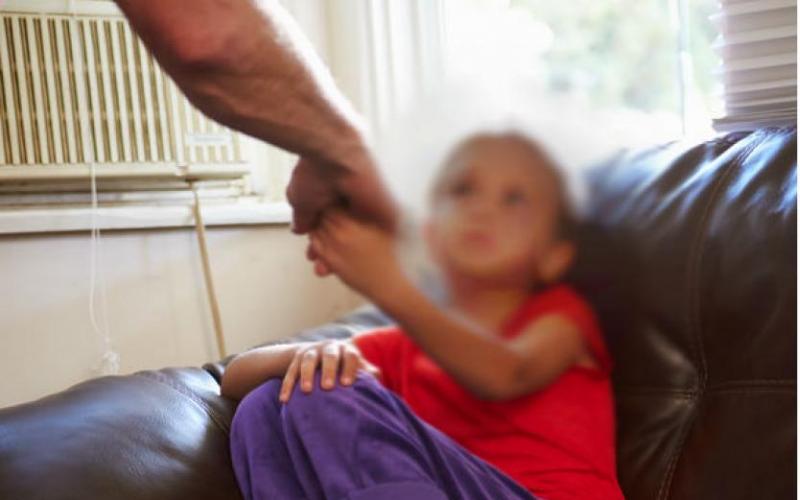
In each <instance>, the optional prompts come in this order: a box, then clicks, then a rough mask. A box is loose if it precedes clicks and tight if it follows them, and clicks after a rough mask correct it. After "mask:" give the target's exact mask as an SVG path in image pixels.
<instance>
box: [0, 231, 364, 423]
mask: <svg viewBox="0 0 800 500" xmlns="http://www.w3.org/2000/svg"><path fill="white" fill-rule="evenodd" d="M207 234H208V245H209V253H210V257H211V263H212V270H213V276H214V279H215V285H216V289H217V295H218V297H219V301H220V309H221V314H222V321H223V325H224V329H225V334H226V336H227V339H228V341H227V342H228V343H227V348H228V351H229V352H239V351H241V350H243V349H246V348H247V347H250V346H253V345H255V344H258V343H261V342H264V341H266V340H270V339H277V338H280V337H284V336H287V335H290V334H292V333H294V332H296V331H298V330H300V329H302V328H304V327H308V326H312V325H316V324H320V323H324V322H326V321H329V320H330V319H332V318H334V317H336V316H337V315H339V314H342V313H344V312H346V311H348V310H350V309H351V308H352V307H354V306H356V305H357V304H358V303H359V299H358V298H357V297H356V296H355V295H354V294H352V293H351V292H349V291H347V290H346V289H345V288H344V287H343V286H341V285H340V284H339V283H338V281H337V280H336V279H335V278H329V279H326V280H322V279H319V278H317V277H315V276H314V275H313V273H312V271H311V269H310V266H309V265H308V264H307V262H306V261H305V257H304V245H305V241H304V239H303V238H300V237H297V236H293V235H291V233H290V232H289V230H288V228H287V227H286V226H283V225H279V226H259V227H248V228H244V227H234V228H212V229H209V230H208V233H207ZM89 241H90V240H89V236H88V234H87V233H74V234H60V235H37V236H4V237H0V335H1V336H2V339H3V340H2V346H3V349H2V350H0V380H3V381H4V382H3V384H2V385H0V407H4V406H7V405H11V404H15V403H19V402H22V401H26V400H29V399H32V398H37V397H40V396H43V395H46V394H48V393H51V392H54V391H58V390H61V389H64V388H66V387H68V386H70V385H72V384H74V383H77V382H79V381H81V380H84V379H86V378H90V377H92V376H95V375H97V373H96V372H94V371H93V367H96V366H97V365H98V362H99V359H100V355H101V353H102V350H101V349H102V343H101V339H100V338H99V337H98V336H97V335H96V334H95V333H94V332H93V330H92V327H91V323H90V319H89V298H88V297H89V264H90V258H89V256H90V251H89V250H90V246H89V245H90V243H89ZM101 242H102V243H101V248H102V260H101V262H100V266H99V268H98V271H99V273H100V275H101V276H102V277H104V278H105V280H106V283H107V285H106V292H107V293H106V296H107V306H108V308H107V310H108V317H109V326H110V328H109V330H110V333H111V338H112V342H113V347H114V348H115V350H116V351H117V352H118V353H119V355H120V372H121V373H131V372H133V371H136V370H142V369H150V368H160V367H164V366H182V365H185V366H197V365H200V364H202V363H204V362H206V361H210V360H215V359H218V354H217V352H216V344H215V340H214V332H213V324H212V321H211V317H210V313H209V309H208V306H207V299H206V295H205V288H204V284H203V275H202V269H201V264H200V259H199V252H198V248H197V242H196V238H195V235H194V232H193V231H192V230H188V229H186V230H184V229H179V230H159V231H146V232H143V231H124V232H113V233H112V232H108V233H105V234H103V235H102V239H101ZM98 297H100V295H99V293H98ZM98 302H99V301H98ZM101 313H102V310H101V311H99V312H98V314H99V315H100V317H101V319H102V315H101ZM102 323H103V322H102V321H100V324H101V327H102Z"/></svg>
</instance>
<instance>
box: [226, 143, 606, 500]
mask: <svg viewBox="0 0 800 500" xmlns="http://www.w3.org/2000/svg"><path fill="white" fill-rule="evenodd" d="M573 229H574V218H573V214H572V210H571V208H570V203H569V199H568V196H567V193H566V189H565V186H564V181H563V180H562V178H561V176H560V175H559V173H558V170H557V168H556V167H555V165H554V164H553V163H552V161H551V160H550V159H549V158H548V156H547V155H546V154H545V153H544V152H543V151H542V150H541V149H540V148H539V147H538V146H537V145H536V144H535V143H534V142H532V141H531V140H529V139H527V138H525V137H524V136H522V135H519V134H516V133H504V134H482V135H477V136H473V137H472V138H470V139H469V140H467V141H465V142H463V143H462V144H461V145H459V146H458V147H457V148H456V150H455V151H454V152H453V153H452V154H451V155H450V157H449V158H448V160H447V161H446V164H445V167H444V169H443V171H442V173H441V174H440V176H439V179H438V181H437V182H436V184H435V187H434V190H433V196H432V213H431V215H430V220H429V221H428V224H427V227H426V238H427V242H428V244H429V246H430V249H431V253H432V255H433V257H434V258H435V260H436V262H437V263H438V265H439V266H440V268H441V270H442V273H443V277H444V280H445V281H446V285H447V288H448V292H449V297H448V302H447V306H446V307H441V306H437V305H436V304H434V303H432V302H431V301H430V300H429V299H428V298H426V296H425V295H423V294H422V293H421V292H420V291H418V289H417V288H416V287H415V286H414V285H413V284H412V283H411V282H410V281H409V279H408V278H407V277H406V276H405V274H404V273H403V271H402V270H401V267H400V264H399V263H398V260H397V258H396V256H395V253H394V242H393V240H392V237H391V236H390V235H388V234H385V233H384V232H382V231H380V230H378V229H375V228H373V227H371V226H368V225H365V224H363V223H360V222H358V221H356V220H354V219H352V218H350V217H348V216H347V215H346V214H345V213H343V212H337V211H331V212H329V213H328V214H326V215H325V217H324V219H323V221H322V223H321V224H320V227H319V228H318V229H317V230H316V231H314V232H313V233H312V235H311V245H312V248H313V251H314V252H315V253H316V255H317V257H318V258H319V259H320V260H321V262H322V263H323V264H324V265H325V266H326V267H327V268H328V269H329V270H331V271H332V272H334V273H335V274H336V275H338V277H339V278H340V279H342V280H343V281H344V282H345V283H346V284H348V285H349V286H350V287H352V288H353V289H355V290H357V291H358V292H360V293H362V294H363V295H365V296H366V297H368V298H369V299H371V300H372V301H373V302H374V303H375V304H376V305H377V306H378V307H380V308H381V309H382V310H383V311H385V312H386V313H387V314H389V315H390V316H391V317H392V318H393V319H394V320H395V321H396V322H397V324H398V325H399V326H398V327H397V328H387V329H383V330H380V331H375V332H371V333H367V334H362V335H359V336H356V337H354V338H353V339H352V340H348V341H324V342H319V343H306V344H300V345H297V344H295V345H280V346H270V347H265V348H261V349H256V350H253V351H250V352H247V353H244V354H242V355H240V356H238V357H237V358H236V359H234V361H233V362H232V363H231V364H230V365H229V366H228V368H227V371H226V373H225V376H224V378H223V381H222V392H223V394H224V395H226V396H229V397H233V398H241V397H243V396H245V395H247V396H246V397H245V398H244V399H243V400H242V402H241V403H240V405H239V408H238V410H237V412H236V415H235V417H234V420H233V425H232V431H231V454H232V460H233V465H234V469H235V472H236V477H237V480H238V481H239V485H240V487H241V489H242V492H243V493H244V496H245V497H246V498H248V499H251V498H257V499H262V498H263V499H282V498H286V499H300V498H308V499H323V498H326V499H327V498H330V499H337V500H338V499H353V500H356V499H375V500H381V499H393V500H394V499H396V500H401V499H414V500H427V499H437V500H438V499H441V500H444V499H491V500H498V499H530V498H545V499H552V500H557V499H618V498H622V494H621V492H620V489H619V486H618V484H617V480H616V472H615V453H614V416H613V401H612V393H611V386H610V380H609V371H610V366H611V361H610V359H609V355H608V352H607V351H606V347H605V345H604V342H603V339H602V336H601V333H600V331H599V329H598V326H597V324H596V321H595V318H594V316H593V313H592V311H591V309H590V307H589V306H588V305H587V304H586V302H584V300H583V299H581V297H580V296H579V295H577V293H576V292H575V291H574V290H573V289H572V288H570V287H569V286H568V285H565V284H560V283H559V278H561V277H562V276H563V274H564V273H565V272H566V271H567V270H568V268H569V266H570V264H571V262H572V259H573V256H574V253H575V247H574V243H573V241H572V236H573ZM280 378H282V380H280ZM264 381H267V382H266V383H264ZM337 383H338V385H339V387H336V386H337ZM296 386H298V387H299V388H298V387H296Z"/></svg>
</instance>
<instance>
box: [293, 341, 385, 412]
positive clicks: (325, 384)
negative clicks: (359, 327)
mask: <svg viewBox="0 0 800 500" xmlns="http://www.w3.org/2000/svg"><path fill="white" fill-rule="evenodd" d="M319 367H321V375H320V380H321V382H320V385H321V386H322V388H323V389H326V390H329V389H333V387H334V385H335V384H336V374H337V373H339V374H340V378H339V383H341V384H342V385H345V386H347V385H351V384H352V383H353V382H354V381H355V379H356V372H357V371H358V370H365V371H367V372H369V373H371V374H373V375H375V376H376V377H380V370H378V368H377V367H376V366H375V365H373V364H372V363H370V362H369V361H367V360H366V359H364V357H363V356H362V355H361V352H360V351H359V350H358V348H357V347H356V346H355V345H353V344H352V343H351V342H347V341H342V340H323V341H321V342H314V343H311V344H307V345H304V346H301V347H299V348H298V349H297V351H295V354H294V358H293V359H292V361H291V363H289V368H287V369H286V375H284V377H283V384H282V385H281V393H280V401H281V402H283V403H285V402H287V401H289V397H290V396H291V394H292V389H294V385H295V384H296V383H297V382H298V378H299V379H300V389H301V390H302V391H303V392H305V393H309V392H311V390H312V389H313V387H314V374H315V372H316V371H317V368H319Z"/></svg>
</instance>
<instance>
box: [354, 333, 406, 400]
mask: <svg viewBox="0 0 800 500" xmlns="http://www.w3.org/2000/svg"><path fill="white" fill-rule="evenodd" d="M352 340H353V343H354V344H355V345H356V347H358V349H359V351H361V354H362V355H363V356H364V358H366V360H367V361H369V362H370V363H372V364H373V365H375V366H377V367H378V369H379V370H380V371H381V382H382V383H383V385H384V386H386V387H387V388H389V389H391V390H393V391H395V392H398V391H399V388H400V381H401V376H400V374H401V371H402V365H403V349H404V348H403V346H404V345H405V344H406V343H407V338H406V336H405V334H403V332H402V331H401V330H400V329H399V328H396V327H390V328H383V329H380V330H373V331H370V332H366V333H361V334H358V335H355V336H354V337H353V339H352Z"/></svg>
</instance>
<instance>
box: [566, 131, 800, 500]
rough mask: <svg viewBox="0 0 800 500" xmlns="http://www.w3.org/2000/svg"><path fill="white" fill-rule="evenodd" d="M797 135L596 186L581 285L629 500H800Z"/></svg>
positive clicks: (657, 153)
mask: <svg viewBox="0 0 800 500" xmlns="http://www.w3.org/2000/svg"><path fill="white" fill-rule="evenodd" d="M796 152H797V144H796V129H795V128H788V129H771V130H759V131H756V132H753V133H736V134H730V135H727V136H724V137H720V138H717V139H714V140H711V141H709V142H706V143H703V144H700V145H697V144H694V145H688V146H687V145H683V144H678V143H676V144H671V145H668V146H663V147H659V148H655V149H652V150H649V151H646V152H639V153H636V154H623V155H621V156H620V157H619V158H616V159H615V160H614V161H613V162H611V163H610V164H608V165H604V166H602V167H600V168H598V169H597V170H595V171H594V172H593V174H592V176H591V183H592V190H591V192H592V193H593V194H592V199H591V202H590V206H589V210H588V214H589V215H588V220H587V227H586V231H585V235H584V241H583V246H582V252H583V253H582V258H581V261H580V263H579V265H578V266H577V270H576V273H575V281H576V283H577V284H578V286H579V287H580V288H581V289H582V290H583V291H584V292H585V293H586V294H588V295H589V297H590V299H591V300H592V302H593V303H594V304H595V306H596V308H597V312H598V315H599V316H600V319H601V322H602V324H603V326H604V329H605V332H606V335H607V338H608V342H609V344H610V347H611V350H612V353H613V355H614V359H615V363H616V366H615V371H614V385H615V397H616V403H617V419H618V469H619V475H620V482H621V484H622V487H623V490H624V491H625V493H626V496H627V498H629V499H633V500H640V499H641V500H660V499H667V498H678V499H715V498H720V499H723V498H724V499H734V498H741V499H745V498H759V499H772V498H794V496H795V491H796V370H797V368H796V367H797V360H796V342H797V326H796V325H797V322H796V319H797V309H796V304H797V286H796V285H797V267H796V265H797V260H796V258H797V249H796V238H797V228H796V223H797V212H796V210H797V200H796V183H797V178H796V176H797V173H796V172H797V160H796V154H797V153H796Z"/></svg>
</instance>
